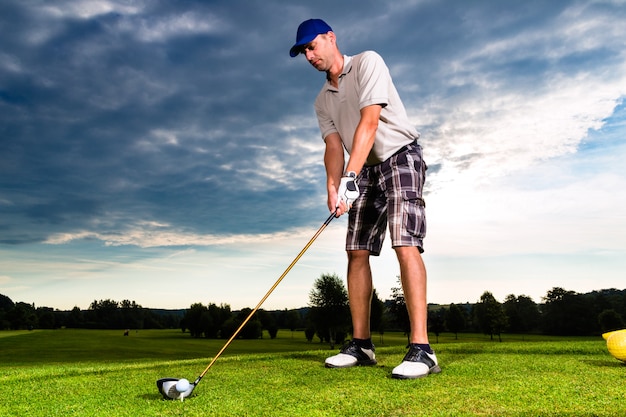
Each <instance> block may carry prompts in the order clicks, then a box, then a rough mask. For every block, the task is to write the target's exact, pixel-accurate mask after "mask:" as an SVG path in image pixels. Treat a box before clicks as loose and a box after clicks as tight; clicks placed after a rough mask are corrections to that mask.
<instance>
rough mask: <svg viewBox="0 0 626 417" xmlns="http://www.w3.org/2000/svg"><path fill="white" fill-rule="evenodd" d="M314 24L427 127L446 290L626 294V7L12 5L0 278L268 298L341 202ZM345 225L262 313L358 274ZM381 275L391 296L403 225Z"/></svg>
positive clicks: (78, 1)
mask: <svg viewBox="0 0 626 417" xmlns="http://www.w3.org/2000/svg"><path fill="white" fill-rule="evenodd" d="M311 17H318V18H323V19H325V20H326V21H327V22H328V23H329V24H330V25H331V26H332V27H333V29H334V31H335V32H336V34H337V36H338V41H339V46H340V48H341V50H342V52H344V53H346V54H349V55H352V54H356V53H359V52H361V51H363V50H367V49H373V50H376V51H377V52H379V53H380V54H381V55H382V56H383V58H384V59H385V60H386V62H387V65H388V66H389V68H390V70H391V73H392V76H393V77H394V80H395V83H396V86H397V88H398V90H399V92H400V95H401V97H402V98H403V100H404V103H405V106H406V108H407V111H408V113H409V116H410V118H411V120H412V121H413V122H414V124H415V125H416V126H417V128H418V130H419V131H420V132H421V134H422V138H421V139H420V140H421V143H422V146H423V147H424V152H425V158H426V161H427V163H428V164H429V166H430V169H429V171H428V178H427V194H426V202H427V213H428V227H429V229H428V236H427V239H426V242H425V246H426V248H425V249H426V253H425V254H424V259H425V262H426V264H427V268H428V273H429V301H430V302H434V303H449V302H455V303H463V302H476V301H477V300H478V298H479V297H480V295H481V294H482V293H483V292H484V291H491V292H492V293H493V294H494V295H495V296H496V298H497V299H499V300H500V301H503V300H504V298H505V297H506V296H507V295H509V294H515V295H522V294H523V295H528V296H531V297H532V298H533V299H534V300H535V301H536V302H540V301H541V298H542V297H543V296H545V295H546V293H547V291H549V290H550V289H552V288H553V287H557V286H558V287H563V288H565V289H567V290H572V291H576V292H587V291H592V290H595V289H603V288H620V289H623V288H626V285H625V282H626V280H624V278H625V275H624V271H625V270H626V191H625V190H626V168H625V164H624V160H626V140H624V139H625V138H626V101H624V98H625V97H626V25H624V22H625V21H626V1H624V0H606V1H602V0H598V1H576V0H570V1H557V0H551V1H527V2H509V1H501V0H484V1H465V0H463V1H460V0H457V1H454V0H443V1H433V0H396V1H393V2H391V1H390V2H384V1H371V0H350V1H342V2H337V1H335V0H332V1H331V0H322V1H316V2H299V1H289V2H287V1H280V0H264V1H252V0H245V1H232V0H226V1H221V0H218V1H180V2H170V1H148V0H145V1H142V0H138V1H132V0H127V1H122V0H120V1H107V0H102V1H100V0H57V1H54V2H42V1H34V0H33V1H28V0H26V1H25V0H4V1H2V2H1V3H0V34H1V36H0V293H2V294H4V295H7V296H9V297H10V298H11V299H12V300H13V301H24V302H28V303H34V304H35V305H36V306H50V307H54V308H59V309H70V308H72V307H74V306H78V307H80V308H83V309H85V308H88V306H89V304H90V303H91V302H92V301H93V300H96V299H97V300H100V299H106V298H110V299H114V300H117V301H121V300H123V299H129V300H134V301H136V302H137V303H139V304H141V305H143V306H144V307H155V308H185V307H188V306H189V305H190V304H191V303H194V302H202V303H205V304H206V303H209V302H213V303H217V304H219V303H227V304H230V305H231V307H232V308H234V309H237V308H241V307H253V306H254V305H256V303H257V302H258V300H259V299H260V298H261V296H262V295H263V294H264V293H265V292H266V291H267V289H268V288H269V287H270V286H271V285H272V284H273V283H274V281H275V280H276V279H277V278H278V277H279V276H280V274H281V273H282V272H283V271H284V270H285V268H286V267H287V266H288V265H289V264H290V262H291V261H292V260H293V258H294V257H295V256H296V255H297V253H298V252H299V251H300V249H301V248H302V247H303V246H304V245H305V244H306V242H307V241H308V240H309V239H310V238H311V237H312V236H313V234H314V233H315V231H316V230H317V229H318V228H319V227H320V226H321V225H322V223H323V222H324V220H325V219H326V218H327V217H328V211H327V208H326V203H325V201H326V195H325V177H324V175H325V174H324V167H323V163H322V153H323V142H322V140H321V137H320V135H319V131H318V127H317V122H316V119H315V114H314V111H313V105H312V103H313V100H314V98H315V96H316V94H317V92H318V91H319V89H320V87H321V84H322V82H323V74H320V73H318V72H316V71H315V69H313V68H312V67H311V66H310V65H309V64H308V63H306V61H305V60H304V59H303V58H302V57H298V58H296V59H292V58H290V57H289V53H288V51H289V48H290V47H291V46H292V44H293V42H294V41H295V32H296V28H297V26H298V24H299V23H300V22H301V21H303V20H305V19H308V18H311ZM345 225H346V223H345V219H344V218H340V219H337V220H334V221H333V222H331V224H330V225H329V226H328V227H327V228H326V230H325V231H324V232H323V233H322V235H321V236H320V238H319V239H318V240H317V241H316V242H315V243H314V245H313V246H312V247H311V248H310V249H309V251H308V252H307V253H306V254H305V255H304V256H303V258H302V259H301V260H300V262H299V263H298V264H297V265H296V266H295V267H294V268H293V270H292V271H291V273H290V274H289V275H288V276H287V278H286V279H285V280H284V281H283V283H282V284H281V285H280V286H279V287H278V289H277V290H276V291H275V292H274V294H273V295H272V296H271V297H270V298H269V300H268V301H267V302H266V304H265V305H264V307H265V308H281V309H282V308H295V307H301V306H305V305H307V303H308V294H309V291H310V289H311V288H312V285H313V281H314V280H315V279H316V278H318V277H319V276H320V275H321V274H323V273H336V274H337V275H339V276H341V277H345V268H346V266H345V253H344V250H343V236H344V233H345ZM373 269H374V274H375V282H374V284H375V287H376V288H377V290H378V292H379V294H380V296H381V297H382V298H387V297H388V296H389V294H390V289H391V288H392V287H394V286H396V285H397V281H396V277H397V275H398V274H399V270H398V267H397V265H396V261H395V256H394V253H393V251H392V249H391V248H390V247H389V242H387V245H386V248H385V250H384V252H383V254H382V255H381V256H380V257H379V258H375V259H373Z"/></svg>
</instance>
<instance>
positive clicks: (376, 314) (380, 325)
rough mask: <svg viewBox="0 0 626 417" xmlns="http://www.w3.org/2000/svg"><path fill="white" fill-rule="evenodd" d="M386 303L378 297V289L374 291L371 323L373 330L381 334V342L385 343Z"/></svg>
mask: <svg viewBox="0 0 626 417" xmlns="http://www.w3.org/2000/svg"><path fill="white" fill-rule="evenodd" d="M384 313H385V303H383V301H382V300H381V299H380V298H379V297H378V292H376V289H374V291H372V309H371V312H370V325H371V328H372V330H374V331H375V332H377V333H378V334H379V335H380V343H383V335H384V334H385V314H384Z"/></svg>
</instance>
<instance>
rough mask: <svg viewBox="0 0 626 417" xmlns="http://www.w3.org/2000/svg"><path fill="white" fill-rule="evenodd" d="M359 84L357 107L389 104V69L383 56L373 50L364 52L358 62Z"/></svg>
mask: <svg viewBox="0 0 626 417" xmlns="http://www.w3.org/2000/svg"><path fill="white" fill-rule="evenodd" d="M357 76H358V83H359V86H360V89H359V90H360V97H359V108H360V109H362V108H364V107H367V106H371V105H372V104H380V105H381V106H383V107H385V106H387V104H389V80H390V79H391V77H390V75H389V69H388V68H387V65H386V64H385V61H384V60H383V58H382V57H381V56H380V55H378V54H377V53H376V52H374V51H367V52H364V53H363V54H362V56H361V59H360V60H359V62H358V71H357Z"/></svg>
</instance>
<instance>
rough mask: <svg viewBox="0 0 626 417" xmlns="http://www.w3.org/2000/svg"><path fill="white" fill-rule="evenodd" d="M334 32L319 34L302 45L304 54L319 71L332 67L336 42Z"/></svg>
mask: <svg viewBox="0 0 626 417" xmlns="http://www.w3.org/2000/svg"><path fill="white" fill-rule="evenodd" d="M333 39H334V36H333V34H332V32H328V33H326V34H321V35H317V37H316V38H315V39H313V40H312V41H311V42H309V43H307V44H306V45H304V46H303V47H302V54H303V55H304V56H305V57H306V60H307V61H309V64H311V65H313V66H314V67H315V68H316V69H317V70H318V71H328V70H329V69H330V68H331V65H332V60H333V57H334V56H335V55H334V49H333V48H335V43H334V41H333Z"/></svg>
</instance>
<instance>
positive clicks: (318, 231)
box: [194, 209, 337, 385]
mask: <svg viewBox="0 0 626 417" xmlns="http://www.w3.org/2000/svg"><path fill="white" fill-rule="evenodd" d="M336 214H337V209H335V211H334V212H333V213H331V215H330V216H328V218H327V219H326V221H325V222H324V224H323V225H322V226H321V227H320V228H319V229H318V230H317V232H316V233H315V235H313V237H312V238H311V240H309V242H308V243H307V244H306V245H305V246H304V248H303V249H302V250H301V251H300V253H299V254H298V256H296V257H295V259H294V260H293V261H292V262H291V264H289V266H288V267H287V269H285V272H283V274H282V275H281V276H280V277H279V278H278V279H277V280H276V282H275V283H274V285H272V287H271V288H270V289H269V291H267V293H265V295H264V296H263V298H261V301H259V303H258V304H257V305H256V307H254V309H253V310H252V311H251V312H250V314H248V317H246V319H245V320H244V321H243V323H241V325H240V326H239V328H238V329H237V330H236V331H235V333H233V335H232V336H231V337H230V339H228V341H227V342H226V343H225V344H224V346H223V347H222V349H220V351H219V352H217V354H216V355H215V357H213V360H211V363H209V366H207V367H206V369H205V370H204V371H203V372H202V373H201V374H200V376H199V377H198V378H197V379H196V381H195V382H194V385H197V384H198V382H200V380H201V379H202V378H203V377H204V375H206V373H207V372H208V371H209V369H211V367H212V366H213V364H214V363H215V361H216V360H217V359H218V358H219V357H220V356H221V355H222V353H223V352H224V351H225V350H226V348H228V346H229V345H230V344H231V342H232V341H233V340H235V339H236V338H237V336H238V335H239V333H240V332H241V330H242V329H243V328H244V327H245V325H246V324H248V322H249V321H250V319H251V318H252V316H254V314H255V313H256V312H257V311H258V310H259V308H260V307H261V305H263V303H264V302H265V300H267V298H268V297H269V296H270V294H272V292H273V291H274V290H275V289H276V287H278V284H280V282H281V281H282V280H283V278H285V276H286V275H287V274H288V273H289V271H291V268H293V266H294V265H295V264H296V263H297V262H298V260H300V258H301V257H302V255H304V253H305V252H306V251H307V249H309V247H310V246H311V245H312V244H313V242H315V239H317V237H318V236H319V235H320V234H321V233H322V232H323V231H324V229H325V228H326V226H328V224H329V223H330V222H331V221H332V220H333V219H334V218H335V215H336Z"/></svg>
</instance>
